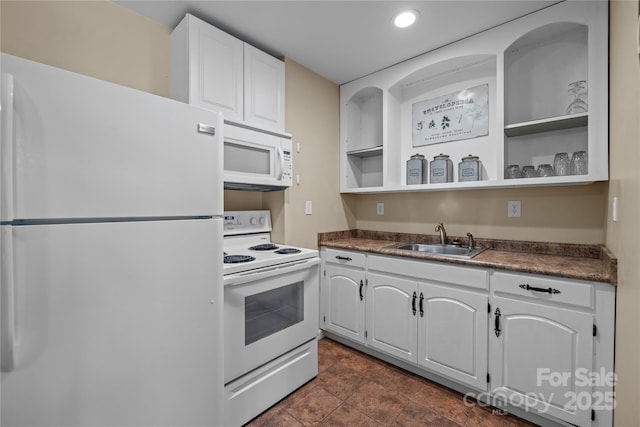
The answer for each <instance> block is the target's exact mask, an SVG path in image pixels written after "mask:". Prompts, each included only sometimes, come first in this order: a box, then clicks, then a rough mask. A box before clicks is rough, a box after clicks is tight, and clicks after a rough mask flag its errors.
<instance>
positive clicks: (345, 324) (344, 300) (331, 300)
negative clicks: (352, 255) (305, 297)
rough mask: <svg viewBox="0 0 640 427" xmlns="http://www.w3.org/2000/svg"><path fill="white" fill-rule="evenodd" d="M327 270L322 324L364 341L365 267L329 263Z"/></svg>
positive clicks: (331, 329) (333, 330) (327, 328)
mask: <svg viewBox="0 0 640 427" xmlns="http://www.w3.org/2000/svg"><path fill="white" fill-rule="evenodd" d="M325 272H326V273H325V276H324V277H323V282H322V284H323V292H322V293H323V295H324V301H325V303H324V309H323V312H324V315H323V319H321V320H322V321H321V323H320V324H321V325H323V328H324V329H326V330H327V331H331V332H335V333H337V334H340V335H342V336H344V337H346V338H350V339H352V340H355V341H358V342H361V343H362V342H364V292H365V290H364V270H360V269H351V268H345V267H339V266H336V265H331V264H327V267H326V270H325Z"/></svg>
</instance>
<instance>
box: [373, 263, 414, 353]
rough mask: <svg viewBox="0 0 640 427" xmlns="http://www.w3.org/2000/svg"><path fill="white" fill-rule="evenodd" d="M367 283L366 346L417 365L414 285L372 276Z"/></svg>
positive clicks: (403, 280) (384, 276) (412, 282)
mask: <svg viewBox="0 0 640 427" xmlns="http://www.w3.org/2000/svg"><path fill="white" fill-rule="evenodd" d="M367 281H368V285H367V304H366V319H367V320H366V326H367V338H366V342H367V345H368V346H370V347H372V348H377V349H378V350H382V351H384V352H385V353H389V354H391V355H393V356H395V357H398V358H400V359H404V360H407V361H409V362H414V363H415V362H417V360H418V351H417V350H418V343H417V339H416V338H417V329H418V327H417V322H418V317H417V312H418V311H417V304H418V302H417V294H416V293H417V288H418V285H417V283H416V282H415V281H411V280H405V279H400V278H397V277H393V276H388V275H384V274H374V273H368V274H367Z"/></svg>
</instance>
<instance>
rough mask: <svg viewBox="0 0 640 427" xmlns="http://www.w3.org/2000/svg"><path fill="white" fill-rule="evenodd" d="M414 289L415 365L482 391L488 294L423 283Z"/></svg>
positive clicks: (484, 370)
mask: <svg viewBox="0 0 640 427" xmlns="http://www.w3.org/2000/svg"><path fill="white" fill-rule="evenodd" d="M418 290H419V292H418V293H419V295H418V310H419V316H420V318H419V320H418V364H419V365H421V366H424V367H425V368H428V369H431V370H433V371H435V372H437V373H439V374H442V375H443V376H446V377H449V378H451V379H453V380H455V381H458V382H461V383H464V384H467V385H469V386H471V387H474V388H477V389H481V390H486V389H487V369H488V366H487V363H488V362H487V351H488V350H487V347H488V342H487V340H488V338H487V333H488V321H489V319H488V317H489V316H488V312H487V311H488V310H487V307H488V303H489V297H488V295H486V294H481V293H477V292H471V291H467V290H462V289H456V288H452V287H446V286H437V285H431V284H423V283H421V284H419V286H418Z"/></svg>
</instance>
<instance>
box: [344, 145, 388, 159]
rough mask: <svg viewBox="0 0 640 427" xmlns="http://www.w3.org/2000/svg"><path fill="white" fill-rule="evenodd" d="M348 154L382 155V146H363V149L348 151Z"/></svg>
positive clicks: (362, 155)
mask: <svg viewBox="0 0 640 427" xmlns="http://www.w3.org/2000/svg"><path fill="white" fill-rule="evenodd" d="M347 155H348V156H355V157H374V156H382V146H378V147H373V148H363V149H361V150H352V151H347Z"/></svg>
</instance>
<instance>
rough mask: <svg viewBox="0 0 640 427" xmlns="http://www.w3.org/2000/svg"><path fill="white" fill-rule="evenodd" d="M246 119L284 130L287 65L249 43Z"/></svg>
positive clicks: (246, 49) (246, 47) (245, 50)
mask: <svg viewBox="0 0 640 427" xmlns="http://www.w3.org/2000/svg"><path fill="white" fill-rule="evenodd" d="M244 120H245V122H247V123H251V124H253V125H256V126H260V127H266V128H274V129H278V130H281V131H284V62H282V61H280V60H279V59H277V58H274V57H273V56H271V55H268V54H266V53H264V52H263V51H261V50H259V49H256V48H255V47H253V46H250V45H248V44H246V43H245V44H244Z"/></svg>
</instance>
